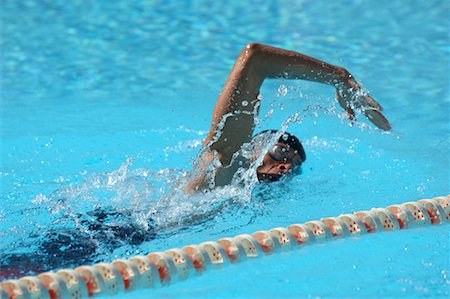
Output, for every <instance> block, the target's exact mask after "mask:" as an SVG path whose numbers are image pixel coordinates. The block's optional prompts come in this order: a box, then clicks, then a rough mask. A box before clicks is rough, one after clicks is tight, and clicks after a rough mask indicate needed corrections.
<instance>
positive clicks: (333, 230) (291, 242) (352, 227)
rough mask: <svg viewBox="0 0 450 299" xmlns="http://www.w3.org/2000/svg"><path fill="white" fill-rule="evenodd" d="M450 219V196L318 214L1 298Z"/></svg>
mask: <svg viewBox="0 0 450 299" xmlns="http://www.w3.org/2000/svg"><path fill="white" fill-rule="evenodd" d="M446 222H447V223H450V195H447V196H441V197H435V198H432V199H422V200H419V201H416V202H406V203H403V204H397V205H391V206H389V207H387V208H374V209H372V210H370V211H362V212H357V213H354V214H344V215H340V216H338V217H329V218H322V219H320V220H318V221H309V222H306V223H304V224H292V225H290V226H288V227H286V228H284V227H278V228H273V229H270V230H267V231H257V232H255V233H253V234H242V235H238V236H235V237H232V238H222V239H220V240H218V241H210V242H204V243H201V244H199V245H188V246H185V247H183V248H182V249H179V248H173V249H169V250H166V251H164V252H153V253H150V254H147V255H145V256H135V257H132V258H129V259H120V260H116V261H113V262H112V263H98V264H96V265H93V266H81V267H78V268H76V269H63V270H59V271H57V272H55V273H54V272H46V273H42V274H39V275H37V276H25V277H22V278H20V279H17V280H8V281H4V282H2V283H0V298H1V299H3V298H5V299H6V298H10V299H12V298H14V299H18V298H24V299H28V298H40V299H46V298H48V299H56V298H63V299H65V298H70V299H78V298H85V297H92V296H96V295H102V296H103V295H108V294H110V295H113V294H116V293H119V292H130V291H133V290H135V289H137V288H156V287H161V286H166V285H169V284H171V283H174V282H176V281H183V280H186V279H188V278H189V277H192V276H195V275H198V274H202V273H203V272H205V271H206V270H209V269H213V268H220V267H223V266H227V265H229V264H234V263H239V262H243V261H245V260H247V259H254V258H259V257H261V256H264V255H267V254H272V253H274V252H277V251H283V250H290V249H294V248H296V247H302V246H304V245H306V244H309V243H313V242H324V241H326V240H331V239H335V238H341V237H347V236H352V235H360V234H366V233H375V232H382V231H391V230H398V229H406V228H409V227H415V226H421V225H426V224H432V225H436V224H443V223H446Z"/></svg>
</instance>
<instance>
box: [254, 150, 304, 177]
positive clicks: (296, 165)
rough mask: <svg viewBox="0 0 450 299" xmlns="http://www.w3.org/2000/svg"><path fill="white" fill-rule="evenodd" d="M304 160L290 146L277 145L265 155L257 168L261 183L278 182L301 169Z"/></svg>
mask: <svg viewBox="0 0 450 299" xmlns="http://www.w3.org/2000/svg"><path fill="white" fill-rule="evenodd" d="M301 164H302V159H301V157H300V155H299V154H298V153H297V151H294V150H293V149H292V148H290V147H289V145H286V144H283V143H276V144H275V145H274V147H273V148H272V149H271V150H270V151H269V152H268V153H267V154H265V155H264V158H263V161H262V163H261V165H260V166H259V167H258V168H256V173H257V174H258V180H259V181H269V182H273V181H278V180H279V179H280V178H281V177H283V176H284V175H286V174H289V173H293V172H296V171H297V170H298V169H300V166H301Z"/></svg>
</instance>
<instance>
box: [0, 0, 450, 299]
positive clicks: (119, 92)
mask: <svg viewBox="0 0 450 299" xmlns="http://www.w3.org/2000/svg"><path fill="white" fill-rule="evenodd" d="M1 6H2V9H0V16H1V28H0V30H1V34H0V42H1V52H0V55H1V76H0V80H1V81H0V82H1V120H0V134H1V143H0V150H1V165H0V184H1V185H0V186H1V189H0V202H1V204H0V253H1V255H0V267H1V268H0V274H1V276H0V277H1V280H3V279H6V278H13V277H17V276H22V275H26V274H37V273H39V272H40V271H47V270H52V269H54V268H59V267H76V266H79V265H80V264H84V263H88V264H93V263H95V262H99V261H104V260H105V261H111V260H113V259H116V258H118V257H128V256H133V255H138V254H144V253H147V252H152V251H159V250H164V249H168V248H172V247H182V246H184V245H187V244H197V243H200V242H203V241H207V240H216V239H219V238H221V237H225V236H234V235H237V234H240V233H249V232H253V231H257V230H261V229H269V228H272V227H275V226H287V225H289V224H292V223H302V222H305V221H308V220H313V219H319V218H322V217H326V216H336V215H339V214H341V213H348V212H354V211H359V210H366V209H370V208H372V207H384V206H388V205H390V204H393V203H400V202H405V201H410V200H418V199H421V198H430V197H434V196H439V195H446V194H449V193H450V186H449V157H450V155H449V137H450V136H449V135H450V132H449V131H450V130H449V115H450V113H449V112H450V103H449V82H450V80H449V79H450V78H449V49H450V47H449V39H448V36H449V27H448V17H449V5H448V3H447V2H446V1H437V0H436V1H426V2H425V1H406V2H405V1H390V0H389V1H388V0H382V1H368V0H367V1H345V0H341V1H333V3H331V2H330V1H327V2H319V1H312V0H311V1H307V0H304V1H300V0H299V1H287V0H286V1H254V2H252V4H249V3H247V2H246V1H232V2H230V3H227V4H225V2H219V1H217V2H214V3H209V2H208V1H151V2H150V1H149V2H141V1H115V2H114V3H110V2H105V1H97V2H92V3H91V2H87V1H59V0H57V1H55V0H53V1H33V0H30V1H3V2H2V4H1ZM251 41H256V42H260V43H266V44H270V45H274V46H278V47H284V48H288V49H292V50H295V51H299V52H302V53H304V54H307V55H311V56H314V57H317V58H319V59H322V60H325V61H327V62H329V63H332V64H336V65H341V66H343V67H345V68H347V69H348V70H349V71H350V72H351V73H352V74H353V75H354V76H355V77H356V78H357V79H358V80H359V81H360V82H361V83H362V84H363V85H364V87H365V88H366V89H367V90H369V91H370V93H371V95H372V96H373V97H374V98H375V99H377V100H378V101H379V102H380V103H381V104H382V106H383V107H384V109H385V115H386V116H387V117H388V119H389V120H390V121H391V124H392V125H393V131H392V132H390V133H382V132H381V131H379V130H377V129H375V128H373V127H372V126H371V125H369V124H368V123H366V122H365V120H364V119H363V117H359V118H358V120H359V121H360V122H358V123H357V125H356V126H353V127H352V126H350V125H349V123H348V121H347V120H345V119H344V118H343V117H342V113H341V111H340V109H339V108H338V107H336V104H335V101H334V98H333V97H334V91H333V90H332V88H329V87H326V86H325V87H324V86H320V85H317V84H314V83H309V82H303V81H284V80H273V81H267V82H265V84H264V86H263V88H262V94H263V97H264V101H263V105H262V110H261V113H260V124H259V125H258V128H257V130H262V129H267V128H275V129H278V128H280V127H281V126H282V124H283V123H285V122H286V120H288V119H289V117H290V116H292V115H293V114H294V113H295V112H297V111H301V113H300V116H301V118H302V119H303V120H302V122H301V123H300V122H297V123H295V122H294V123H291V124H290V125H289V128H288V131H290V132H292V133H294V134H295V135H297V136H299V137H300V139H302V141H303V142H304V145H305V149H306V152H307V161H306V163H305V164H304V166H303V173H302V175H300V176H296V177H294V178H293V179H291V180H290V181H287V182H281V183H276V184H273V185H271V186H256V187H255V188H253V186H250V187H249V186H247V187H242V186H229V187H225V188H223V189H220V190H216V191H214V192H211V193H209V194H205V195H198V196H194V197H187V196H185V195H183V194H182V193H181V192H179V182H182V181H183V178H184V177H185V176H186V174H187V173H188V171H189V170H190V166H191V164H192V160H193V159H194V157H195V155H196V153H197V152H198V151H199V149H200V146H201V142H202V140H203V138H204V137H206V134H207V131H208V129H209V124H210V121H211V112H212V109H213V107H214V103H215V100H216V98H217V95H218V93H219V92H220V90H221V88H222V85H223V82H224V81H225V79H226V77H227V75H228V72H229V71H230V69H231V66H232V64H233V62H234V59H235V58H236V56H237V55H238V53H239V52H240V50H241V48H242V47H243V46H244V45H246V44H247V43H248V42H251ZM93 211H97V216H95V215H94V214H93ZM99 211H100V212H101V211H107V212H110V213H116V214H114V215H116V216H117V215H118V214H120V215H122V216H120V215H119V216H117V217H116V216H111V217H110V218H107V219H106V220H104V222H103V224H104V226H103V227H102V229H103V230H100V231H101V232H102V233H98V232H96V228H98V225H99V221H98V219H99V217H98V214H99V213H100V212H99ZM124 214H125V215H127V216H123V215H124ZM149 219H150V220H149ZM102 221H103V220H102ZM96 225H97V226H96ZM112 225H116V226H115V227H117V226H118V227H131V229H132V230H133V231H136V232H139V234H138V235H135V236H134V237H133V236H130V235H126V234H121V233H120V231H114V230H106V232H105V230H104V229H105V227H106V228H108V227H111V226H112ZM66 231H70V232H74V231H75V232H77V234H76V236H80V239H81V240H85V239H86V238H87V239H88V240H91V241H92V242H91V243H89V244H94V245H93V247H92V248H91V249H92V250H91V251H90V253H89V254H87V255H86V256H81V255H77V254H72V255H70V254H69V253H70V248H69V249H67V248H58V252H60V253H61V254H60V255H57V256H49V255H48V254H46V251H45V250H49V251H50V249H49V246H50V245H49V244H51V243H52V236H57V235H58V232H66ZM103 234H104V235H103ZM105 235H106V237H105ZM72 241H73V242H75V241H74V240H72ZM42 244H47V245H46V246H47V247H45V246H44V247H43V245H42ZM448 272H449V232H448V226H446V225H443V226H439V227H424V228H417V229H412V230H409V231H401V232H392V233H383V234H377V235H369V236H367V235H366V236H362V237H358V238H350V239H342V240H338V241H335V242H328V243H325V244H317V245H313V246H309V247H304V248H302V249H300V250H298V251H292V252H286V253H283V254H281V255H272V256H268V257H266V258H264V259H260V260H255V261H248V262H246V263H243V264H240V265H236V266H234V265H233V266H231V267H227V268H224V269H221V270H218V271H212V272H210V273H207V274H205V275H204V276H199V277H195V278H194V279H191V280H189V281H187V282H183V283H178V284H174V285H173V286H170V287H169V288H163V289H158V290H143V291H138V292H136V293H135V296H136V297H137V298H146V297H149V296H155V297H164V298H172V297H173V298H180V297H208V298H224V297H225V298H226V297H242V298H268V297H280V296H285V297H295V298H297V297H357V298H358V297H364V298H366V297H369V298H371V297H408V298H414V297H425V296H427V297H433V298H436V297H443V298H444V297H448V295H449V285H450V281H449V278H448ZM124 298H126V296H125V297H124Z"/></svg>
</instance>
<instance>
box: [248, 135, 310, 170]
mask: <svg viewBox="0 0 450 299" xmlns="http://www.w3.org/2000/svg"><path fill="white" fill-rule="evenodd" d="M264 133H270V134H276V133H278V131H277V130H264V131H261V132H259V133H258V134H256V136H258V135H261V134H264ZM278 142H279V143H283V144H286V145H287V146H288V147H290V148H292V149H293V150H294V151H297V153H298V154H299V155H300V158H301V159H302V163H303V162H305V160H306V154H305V150H304V148H303V145H302V143H301V142H300V140H298V138H297V137H295V136H294V135H292V134H290V133H288V132H284V133H283V134H282V135H281V136H280V138H278Z"/></svg>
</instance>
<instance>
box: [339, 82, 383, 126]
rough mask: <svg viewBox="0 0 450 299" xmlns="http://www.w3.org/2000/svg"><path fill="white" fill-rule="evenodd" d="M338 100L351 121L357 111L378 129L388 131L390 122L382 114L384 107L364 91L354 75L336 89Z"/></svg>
mask: <svg viewBox="0 0 450 299" xmlns="http://www.w3.org/2000/svg"><path fill="white" fill-rule="evenodd" d="M336 99H337V101H338V102H339V105H341V107H342V108H343V109H344V110H345V111H347V114H348V117H349V119H350V120H353V119H354V118H355V110H356V111H360V112H361V113H364V115H365V116H366V117H367V118H368V119H369V120H370V121H371V122H372V123H373V124H374V125H375V126H377V127H378V128H380V129H382V130H385V131H388V130H390V129H391V125H390V124H389V121H388V120H387V119H386V117H384V115H383V114H381V111H383V107H381V105H380V104H378V102H377V101H375V100H374V99H373V98H372V97H371V96H369V94H368V93H367V91H366V90H364V89H363V88H362V87H361V86H360V85H359V84H358V82H356V80H355V79H354V78H353V76H352V75H348V76H347V77H346V79H345V80H344V82H343V83H341V84H339V85H338V86H337V88H336Z"/></svg>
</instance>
